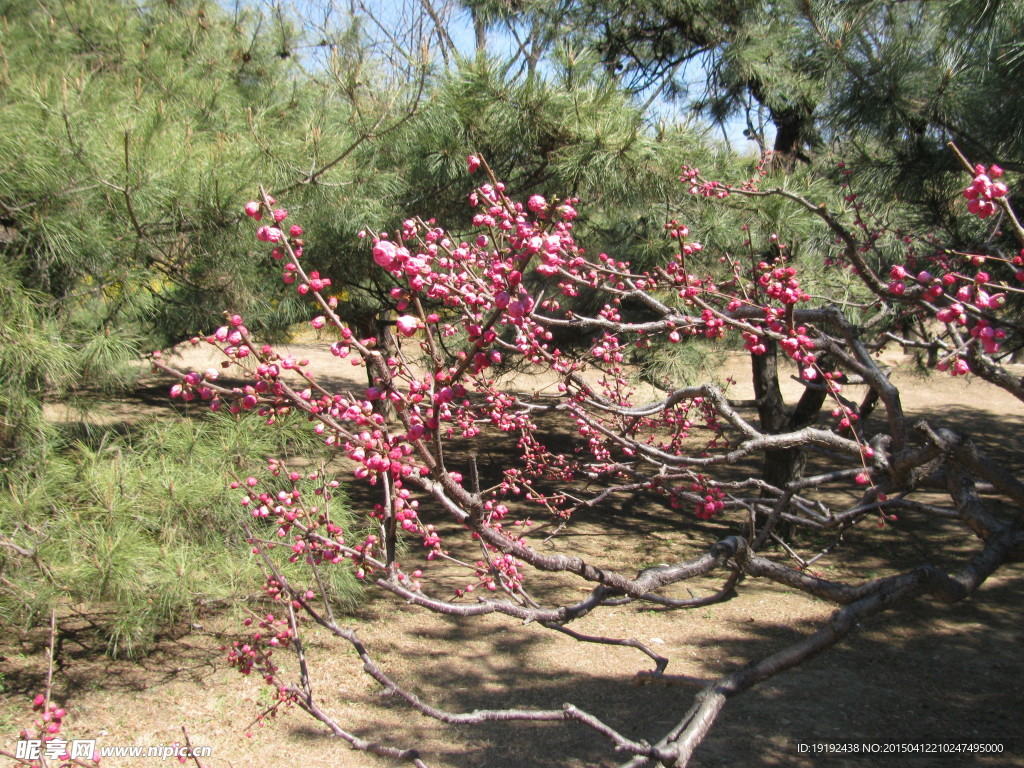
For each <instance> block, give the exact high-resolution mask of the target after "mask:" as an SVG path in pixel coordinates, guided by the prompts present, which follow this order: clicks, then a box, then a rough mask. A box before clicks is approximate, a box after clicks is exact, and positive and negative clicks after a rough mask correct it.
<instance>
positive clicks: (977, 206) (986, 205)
mask: <svg viewBox="0 0 1024 768" xmlns="http://www.w3.org/2000/svg"><path fill="white" fill-rule="evenodd" d="M1002 175H1003V169H1002V168H1000V167H999V166H998V165H991V166H989V167H988V168H987V169H986V168H985V166H984V165H976V166H974V180H973V181H972V182H971V184H970V186H968V187H967V189H965V190H964V192H963V194H964V197H966V198H967V210H969V211H970V212H971V213H973V214H974V215H975V216H977V217H979V218H982V219H987V218H988V217H989V216H991V215H992V214H993V213H995V211H996V204H995V202H994V201H996V200H998V199H1000V198H1002V197H1006V193H1007V192H1008V190H1007V187H1006V184H1004V183H1003V182H1001V181H995V182H993V181H992V180H993V179H999V178H1001V177H1002Z"/></svg>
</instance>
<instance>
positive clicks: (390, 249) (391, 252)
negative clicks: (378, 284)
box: [373, 240, 398, 269]
mask: <svg viewBox="0 0 1024 768" xmlns="http://www.w3.org/2000/svg"><path fill="white" fill-rule="evenodd" d="M397 252H398V246H396V245H395V244H394V243H392V242H391V241H390V240H381V241H380V242H378V243H377V244H376V245H374V246H373V260H374V261H375V262H377V264H378V265H379V266H381V267H383V268H384V269H390V268H391V265H392V264H394V263H395V255H396V253H397Z"/></svg>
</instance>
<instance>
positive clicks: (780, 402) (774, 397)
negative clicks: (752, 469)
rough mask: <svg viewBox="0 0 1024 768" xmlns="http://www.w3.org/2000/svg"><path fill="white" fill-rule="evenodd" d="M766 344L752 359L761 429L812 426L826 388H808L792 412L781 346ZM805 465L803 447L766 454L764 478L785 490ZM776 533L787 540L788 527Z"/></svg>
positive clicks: (788, 429)
mask: <svg viewBox="0 0 1024 768" xmlns="http://www.w3.org/2000/svg"><path fill="white" fill-rule="evenodd" d="M763 343H764V345H765V353H764V354H763V355H751V356H750V362H751V370H752V373H753V378H754V397H755V398H756V403H757V415H758V419H759V421H760V424H761V430H762V431H763V432H767V433H769V434H773V435H775V434H780V433H783V432H791V431H794V430H797V429H802V428H803V427H806V426H809V425H810V424H813V423H814V422H815V421H816V420H817V418H818V413H819V412H820V411H821V407H822V405H824V403H825V398H826V397H827V392H826V390H825V387H820V388H818V387H807V388H806V389H805V390H804V392H803V394H802V395H801V396H800V400H799V401H797V404H796V406H795V407H794V408H793V409H792V410H790V409H789V408H787V407H786V402H785V400H784V399H783V397H782V390H781V388H780V387H779V367H778V355H779V350H778V345H777V344H776V343H775V342H774V341H772V340H770V339H766V340H764V342H763ZM822 367H827V366H826V365H823V366H822ZM806 465H807V455H806V454H805V453H804V451H803V450H801V449H800V448H785V449H779V450H769V451H765V455H764V463H763V464H762V466H761V479H762V480H764V481H765V482H766V483H769V484H770V485H773V486H774V487H776V488H785V487H786V486H787V485H788V484H789V483H791V482H793V481H794V480H799V479H800V478H802V477H803V474H804V468H805V467H806ZM777 530H778V533H779V534H780V535H782V536H783V537H788V535H789V527H788V526H780V527H779V528H778V529H777Z"/></svg>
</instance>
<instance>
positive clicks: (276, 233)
mask: <svg viewBox="0 0 1024 768" xmlns="http://www.w3.org/2000/svg"><path fill="white" fill-rule="evenodd" d="M283 237H284V232H282V231H281V230H280V229H278V228H277V227H268V226H262V227H260V228H259V229H257V230H256V239H257V240H261V241H263V242H264V243H279V242H281V238H283Z"/></svg>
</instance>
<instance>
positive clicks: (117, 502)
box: [0, 414, 358, 655]
mask: <svg viewBox="0 0 1024 768" xmlns="http://www.w3.org/2000/svg"><path fill="white" fill-rule="evenodd" d="M322 453H323V447H322V445H320V443H319V441H317V440H316V439H315V437H314V436H313V434H312V432H311V431H310V430H307V429H303V428H301V427H299V428H296V426H295V425H294V424H292V423H291V421H290V420H287V419H286V420H284V421H282V422H281V423H280V424H279V425H278V426H277V427H276V428H275V429H270V428H268V427H267V426H266V424H265V423H264V420H263V419H261V418H259V417H257V416H252V417H247V418H241V419H239V420H236V419H235V417H230V416H225V415H213V414H211V415H208V416H206V417H203V418H194V419H187V420H186V419H182V420H170V421H151V422H146V423H142V424H140V425H138V426H137V427H136V428H135V429H134V430H133V433H132V434H131V435H129V436H127V437H111V436H110V433H107V434H106V435H104V436H103V437H101V438H100V439H99V441H98V442H95V443H94V444H87V443H85V442H82V441H78V442H75V443H73V444H71V445H70V446H69V447H68V448H67V449H66V450H64V451H61V452H59V453H57V454H55V455H53V456H51V457H50V460H49V462H48V463H47V465H46V469H45V472H44V473H42V474H41V475H39V476H37V477H35V478H32V479H29V478H25V479H24V482H20V483H15V484H12V485H11V487H10V488H9V489H8V490H7V491H5V492H4V493H3V494H0V536H3V537H4V539H5V540H8V541H10V542H13V543H14V544H15V545H17V546H18V547H20V548H21V549H22V550H23V551H24V552H29V553H31V556H28V555H26V554H24V552H23V553H21V554H19V553H17V552H15V551H14V550H13V549H11V548H0V574H2V575H3V582H2V586H0V623H2V624H6V625H11V624H15V625H17V624H22V625H24V624H27V623H31V622H32V621H33V620H34V619H35V618H36V617H37V616H39V615H43V614H45V613H46V612H47V611H48V609H49V607H50V606H52V605H54V604H56V603H57V602H58V601H70V602H72V603H79V604H82V603H84V604H87V605H88V606H92V607H94V608H96V609H103V608H105V609H108V610H109V611H111V612H112V618H111V619H110V620H109V623H108V633H109V649H110V651H111V653H115V654H118V655H134V654H137V653H139V652H141V651H143V650H144V649H145V648H146V647H147V646H148V645H149V644H150V643H151V642H152V640H153V638H154V636H155V635H156V634H157V633H159V632H160V631H163V630H167V629H169V628H170V627H171V626H173V625H174V624H175V623H177V622H181V621H187V620H189V619H190V617H191V616H193V615H194V613H195V612H196V611H197V610H198V609H199V608H201V606H202V605H204V604H209V603H215V602H221V601H222V602H226V603H230V602H231V601H233V600H238V599H240V598H243V597H245V596H247V595H250V594H253V593H256V592H258V591H259V589H260V586H261V584H262V581H263V570H262V563H261V562H260V561H259V560H257V559H256V557H255V556H253V555H251V554H250V553H249V546H248V545H247V544H246V543H245V538H246V534H245V532H244V530H243V529H242V527H241V520H242V519H243V516H244V515H245V512H244V510H242V509H241V507H239V493H238V491H231V490H229V489H228V487H227V486H228V483H229V482H230V480H232V479H237V480H239V481H242V480H244V479H245V478H246V477H247V476H248V475H250V474H259V470H260V469H261V468H263V467H265V461H264V456H268V455H272V456H277V457H287V456H294V455H302V456H303V457H306V458H308V457H314V458H315V457H316V456H317V455H322ZM307 485H308V488H307V490H308V493H309V494H310V495H312V493H313V484H312V483H308V484H307ZM325 503H326V504H328V505H329V506H330V509H331V516H332V519H333V520H334V521H335V522H336V523H337V524H339V525H341V526H342V527H344V528H345V529H346V531H348V530H352V518H351V516H350V514H349V512H348V509H347V507H346V503H345V499H344V496H343V495H337V496H335V498H334V499H332V500H331V501H330V502H325ZM252 525H253V531H254V533H256V534H257V535H261V534H262V535H267V536H270V535H274V527H273V526H272V525H271V524H269V523H267V524H264V525H260V524H259V523H258V522H253V523H252ZM268 526H271V527H269V528H268ZM264 529H266V530H264ZM324 577H325V578H327V580H328V583H327V585H326V588H327V589H328V591H329V592H330V593H331V595H332V598H333V599H334V600H335V601H336V603H338V604H340V605H341V606H343V607H348V606H350V605H351V604H352V602H353V601H354V600H355V598H356V595H357V594H358V584H357V582H356V580H355V577H354V576H353V574H352V572H351V569H348V568H344V567H341V568H330V569H327V570H326V571H325V572H324Z"/></svg>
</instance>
